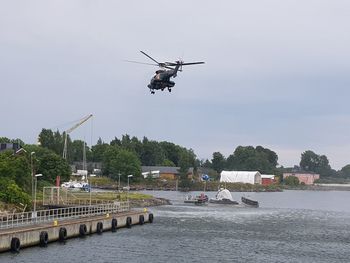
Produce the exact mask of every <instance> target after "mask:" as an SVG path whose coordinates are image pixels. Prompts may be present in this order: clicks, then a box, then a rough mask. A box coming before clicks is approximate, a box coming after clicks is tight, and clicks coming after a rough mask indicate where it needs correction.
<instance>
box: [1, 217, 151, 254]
mask: <svg viewBox="0 0 350 263" xmlns="http://www.w3.org/2000/svg"><path fill="white" fill-rule="evenodd" d="M115 220H116V221H117V222H115ZM130 221H131V222H130ZM152 221H153V214H150V213H148V212H147V211H140V212H138V211H133V212H125V213H117V214H105V215H103V216H102V215H101V216H95V217H87V218H80V219H71V220H64V221H54V222H52V223H47V224H40V225H30V226H24V227H19V228H12V229H4V230H1V231H0V252H5V251H15V252H16V251H18V250H19V249H20V248H24V247H30V246H37V245H41V246H43V245H47V244H48V243H50V242H55V241H64V240H66V239H69V238H74V237H82V236H84V235H90V234H94V233H102V232H103V231H110V230H116V229H117V228H122V227H131V226H132V225H136V224H143V223H146V222H150V223H152ZM113 224H114V225H113ZM82 226H83V227H82ZM84 226H85V227H84ZM113 228H114V229H113ZM62 229H65V231H66V235H65V237H64V238H62V233H60V232H63V230H62ZM82 229H85V231H83V232H82ZM60 235H61V236H60ZM18 241H19V244H17V243H16V242H18ZM17 246H18V249H17Z"/></svg>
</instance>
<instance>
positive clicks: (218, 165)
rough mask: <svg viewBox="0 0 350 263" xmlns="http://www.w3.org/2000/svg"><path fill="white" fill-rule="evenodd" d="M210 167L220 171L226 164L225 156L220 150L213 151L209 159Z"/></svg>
mask: <svg viewBox="0 0 350 263" xmlns="http://www.w3.org/2000/svg"><path fill="white" fill-rule="evenodd" d="M211 163H212V168H213V169H214V170H215V171H216V172H217V173H221V171H222V170H223V169H224V168H225V166H226V160H225V157H224V156H223V155H222V154H221V153H220V152H214V153H213V159H211Z"/></svg>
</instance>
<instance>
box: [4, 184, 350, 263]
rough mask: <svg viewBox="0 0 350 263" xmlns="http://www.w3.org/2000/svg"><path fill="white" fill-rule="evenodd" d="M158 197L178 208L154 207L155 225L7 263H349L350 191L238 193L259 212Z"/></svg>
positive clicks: (9, 257) (7, 257)
mask: <svg viewBox="0 0 350 263" xmlns="http://www.w3.org/2000/svg"><path fill="white" fill-rule="evenodd" d="M152 193H153V194H154V195H156V196H159V197H165V198H168V199H171V200H172V203H173V205H171V206H162V207H156V208H152V211H153V213H154V214H155V222H154V224H146V225H144V226H134V227H133V228H132V229H120V230H118V231H117V233H111V232H106V233H104V234H103V235H101V236H98V235H93V236H90V237H87V238H85V239H71V240H68V241H67V243H66V245H60V244H58V243H53V244H49V246H48V247H47V248H44V249H43V248H39V247H36V248H29V249H23V250H22V251H21V252H20V253H19V254H18V255H13V254H10V253H6V254H3V255H0V262H73V261H76V262H121V261H125V262H348V258H349V256H348V254H349V252H348V251H349V249H350V206H349V203H348V202H347V200H350V192H309V191H286V192H282V193H249V194H248V193H233V197H234V198H235V199H236V200H239V199H240V197H241V195H245V196H250V197H251V198H253V199H256V200H258V201H259V202H260V208H258V209H255V208H236V207H232V206H220V205H212V204H209V205H208V206H194V205H185V204H184V203H183V199H184V197H185V195H186V193H176V192H152ZM193 194H197V193H193ZM208 195H209V196H210V197H212V196H214V195H215V193H209V194H208ZM44 259H45V260H46V259H47V260H46V261H45V260H44Z"/></svg>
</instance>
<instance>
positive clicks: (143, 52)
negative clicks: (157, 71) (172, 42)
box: [140, 50, 160, 65]
mask: <svg viewBox="0 0 350 263" xmlns="http://www.w3.org/2000/svg"><path fill="white" fill-rule="evenodd" d="M140 52H141V53H142V54H144V55H145V56H146V57H148V58H149V59H151V60H153V61H154V62H156V63H157V64H158V65H159V64H160V63H159V62H158V61H157V60H155V59H154V58H152V57H151V56H149V55H147V54H146V53H145V52H143V51H142V50H140Z"/></svg>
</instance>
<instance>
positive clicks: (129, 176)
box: [128, 174, 133, 202]
mask: <svg viewBox="0 0 350 263" xmlns="http://www.w3.org/2000/svg"><path fill="white" fill-rule="evenodd" d="M132 176H133V175H132V174H129V175H128V202H129V191H130V184H129V178H131V177H132Z"/></svg>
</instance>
